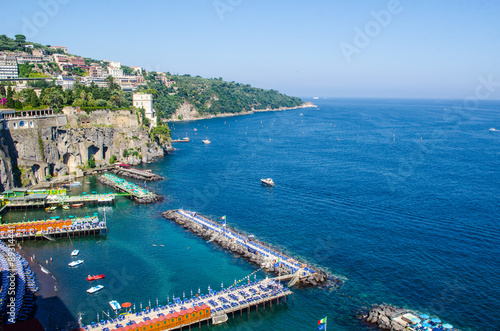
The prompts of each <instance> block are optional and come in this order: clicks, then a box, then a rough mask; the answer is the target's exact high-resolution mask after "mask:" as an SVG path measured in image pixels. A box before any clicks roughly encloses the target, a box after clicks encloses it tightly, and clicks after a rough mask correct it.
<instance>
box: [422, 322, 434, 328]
mask: <svg viewBox="0 0 500 331" xmlns="http://www.w3.org/2000/svg"><path fill="white" fill-rule="evenodd" d="M422 326H423V327H424V328H430V327H431V326H432V325H430V324H429V323H422Z"/></svg>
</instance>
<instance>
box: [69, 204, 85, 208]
mask: <svg viewBox="0 0 500 331" xmlns="http://www.w3.org/2000/svg"><path fill="white" fill-rule="evenodd" d="M71 207H73V208H80V207H83V203H74V204H72V205H71Z"/></svg>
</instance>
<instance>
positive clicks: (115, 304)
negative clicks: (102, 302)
mask: <svg viewBox="0 0 500 331" xmlns="http://www.w3.org/2000/svg"><path fill="white" fill-rule="evenodd" d="M109 305H110V306H111V308H113V310H120V308H121V306H120V304H119V303H118V301H116V300H113V301H110V302H109Z"/></svg>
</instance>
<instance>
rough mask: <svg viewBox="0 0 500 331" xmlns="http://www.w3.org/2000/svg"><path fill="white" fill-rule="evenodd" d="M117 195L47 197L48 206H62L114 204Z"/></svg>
mask: <svg viewBox="0 0 500 331" xmlns="http://www.w3.org/2000/svg"><path fill="white" fill-rule="evenodd" d="M116 196H117V194H116V193H106V194H83V195H74V196H68V195H49V196H48V197H47V204H60V205H71V204H78V203H83V204H85V205H86V204H98V203H114V202H115V198H116Z"/></svg>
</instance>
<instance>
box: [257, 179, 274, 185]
mask: <svg viewBox="0 0 500 331" xmlns="http://www.w3.org/2000/svg"><path fill="white" fill-rule="evenodd" d="M260 181H261V182H262V185H265V186H274V182H273V180H272V178H266V179H261V180H260Z"/></svg>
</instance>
